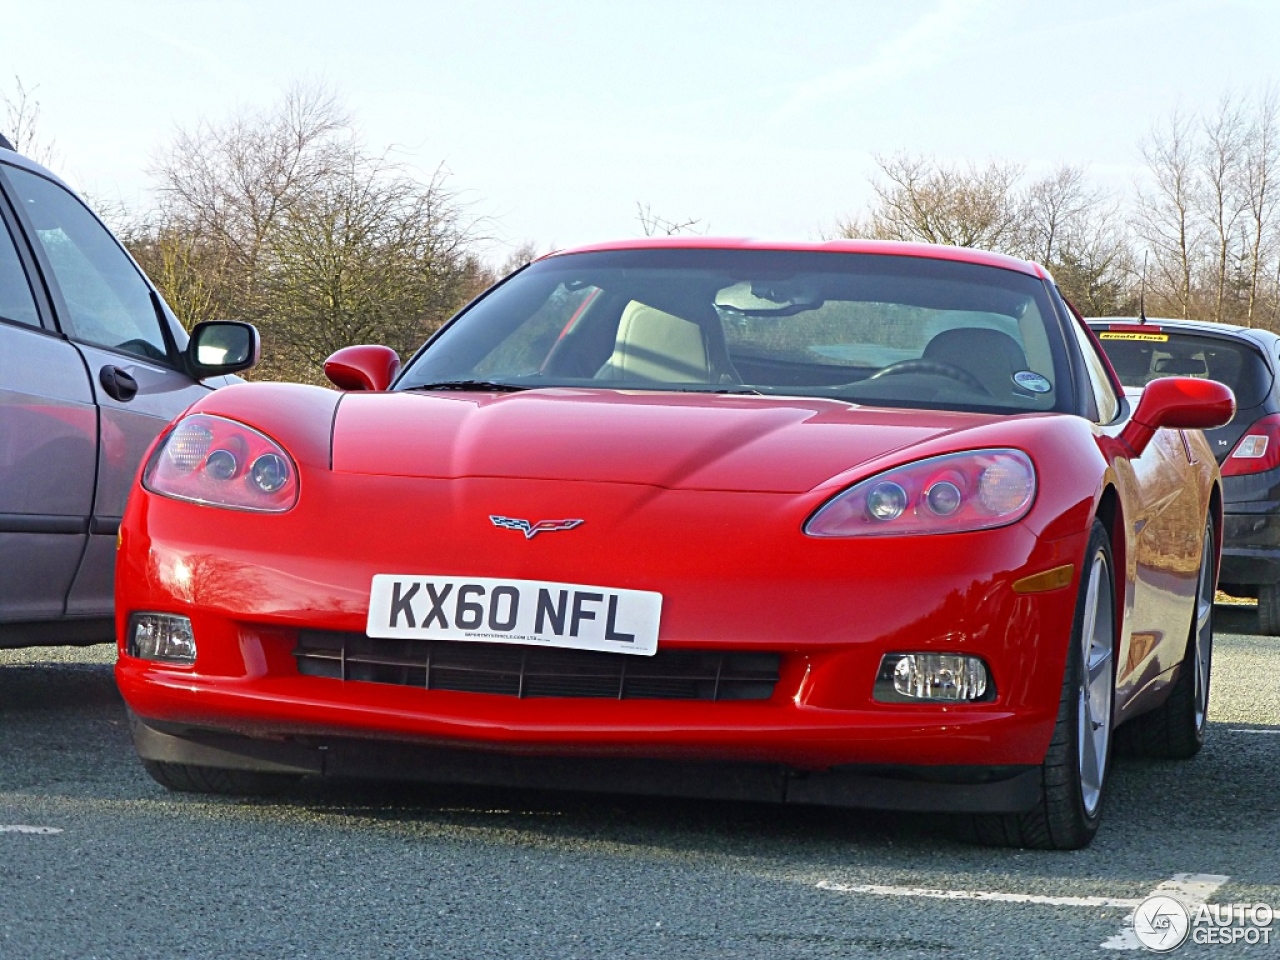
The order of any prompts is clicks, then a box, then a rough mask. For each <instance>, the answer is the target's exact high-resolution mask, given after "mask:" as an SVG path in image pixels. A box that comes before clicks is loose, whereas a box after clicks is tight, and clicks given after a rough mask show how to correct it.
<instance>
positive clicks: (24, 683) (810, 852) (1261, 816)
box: [0, 607, 1280, 960]
mask: <svg viewBox="0 0 1280 960" xmlns="http://www.w3.org/2000/svg"><path fill="white" fill-rule="evenodd" d="M1255 628H1256V623H1255V618H1254V615H1253V612H1252V610H1250V609H1249V608H1224V607H1220V608H1218V631H1219V632H1218V636H1217V643H1216V659H1215V664H1214V686H1213V701H1212V709H1211V729H1210V731H1209V738H1208V743H1207V745H1206V747H1205V749H1204V750H1203V751H1202V752H1201V754H1200V755H1199V756H1198V757H1197V758H1196V759H1194V760H1192V761H1190V762H1186V763H1175V762H1149V761H1136V760H1127V759H1121V760H1118V761H1117V766H1116V768H1115V771H1114V779H1113V781H1112V788H1111V795H1110V797H1109V798H1108V807H1107V811H1106V820H1105V822H1104V824H1103V826H1102V829H1101V831H1100V832H1099V834H1098V837H1097V839H1096V840H1095V841H1094V843H1093V845H1092V846H1091V847H1090V848H1089V849H1087V850H1084V851H1078V852H1074V853H1037V852H1026V851H1017V850H990V849H984V848H981V847H975V846H969V845H967V844H965V843H963V842H961V841H959V840H958V839H956V838H955V837H954V836H953V834H952V833H951V832H950V830H949V829H948V825H947V824H946V823H945V821H944V820H942V819H941V818H934V817H929V816H922V815H915V816H899V815H889V814H878V813H864V812H858V811H834V810H820V809H803V808H797V809H791V808H777V807H770V806H760V805H751V804H727V803H713V802H695V801H687V800H680V801H674V800H653V799H638V798H619V797H610V796H584V795H561V794H549V793H540V794H529V793H523V792H512V791H501V790H480V789H455V788H443V789H442V788H434V787H431V788H424V787H417V786H396V785H391V786H388V785H376V784H374V785H371V784H359V783H317V784H304V785H302V786H300V787H299V788H298V789H297V790H295V791H294V792H292V793H290V794H288V795H286V796H284V797H280V798H275V799H271V800H239V799H220V798H213V799H211V798H205V797H196V796H190V795H179V794H170V793H167V792H166V791H165V790H163V789H162V788H161V787H159V786H157V785H156V784H155V783H153V782H152V781H151V780H150V778H148V777H147V775H146V774H145V773H144V772H143V770H142V768H141V767H140V766H139V765H138V763H137V761H136V760H135V758H134V755H133V750H132V747H131V744H130V741H129V735H128V729H127V721H126V717H125V711H124V706H123V704H122V703H121V701H120V698H119V696H118V694H117V693H116V690H115V687H114V684H113V682H112V677H111V661H112V659H113V656H114V651H113V649H112V648H110V647H89V648H83V649H54V648H40V649H32V650H19V651H0V960H44V958H103V960H105V958H111V960H150V958H156V960H168V958H202V960H203V958H209V960H213V958H218V960H241V958H243V960H250V958H266V960H285V958H288V960H295V958H318V960H340V958H360V960H381V958H394V960H413V958H467V960H475V958H490V957H492V958H522V960H528V958H555V960H571V958H604V957H608V958H625V957H645V958H650V957H652V958H686V957H689V958H694V957H697V958H704V957H705V958H721V957H725V958H728V957H742V958H757V957H763V958H773V957H779V958H818V957H822V958H828V957H830V958H860V957H874V958H891V960H896V958H917V957H930V958H937V957H982V958H990V960H1000V958H1018V960H1030V958H1037V957H1046V958H1055V960H1057V958H1072V957H1112V956H1120V957H1123V956H1135V957H1136V956H1142V955H1143V953H1142V951H1141V948H1140V947H1139V946H1138V945H1137V944H1136V943H1135V942H1134V941H1133V940H1132V936H1131V935H1129V937H1128V939H1127V940H1126V934H1125V930H1126V928H1127V927H1128V924H1127V923H1126V921H1125V918H1126V915H1128V914H1129V913H1130V912H1131V911H1132V910H1133V909H1134V905H1135V904H1136V903H1137V902H1139V901H1141V900H1142V899H1143V898H1145V897H1146V896H1147V895H1148V894H1149V893H1151V892H1152V891H1153V890H1155V889H1157V888H1158V887H1161V885H1162V884H1163V885H1165V886H1166V887H1167V886H1168V885H1169V884H1171V883H1172V884H1174V885H1175V886H1176V885H1177V884H1184V885H1185V884H1187V883H1191V884H1193V885H1194V884H1195V883H1196V882H1201V883H1202V884H1203V886H1204V889H1205V890H1210V889H1211V891H1212V892H1211V893H1209V894H1207V899H1208V900H1209V902H1210V903H1213V904H1227V903H1246V904H1254V903H1266V904H1269V905H1270V906H1272V907H1274V908H1276V909H1277V910H1280V837H1278V831H1280V790H1278V789H1277V787H1276V779H1277V776H1278V774H1280V639H1274V638H1265V637H1259V636H1255V635H1253V634H1252V633H1251V631H1252V630H1254V629H1255ZM1188 874H1190V875H1193V876H1192V877H1191V879H1190V880H1188V878H1187V877H1186V876H1185V875H1188ZM1197 876H1198V877H1200V880H1199V881H1197V879H1196V878H1197ZM1204 877H1210V878H1216V879H1211V880H1209V881H1205V880H1204V879H1203V878H1204ZM1179 878H1181V879H1179ZM1272 931H1273V933H1274V934H1275V936H1274V937H1273V938H1272V942H1271V943H1270V944H1268V945H1264V944H1262V943H1261V942H1259V943H1256V944H1250V943H1247V942H1244V941H1241V942H1237V943H1235V944H1233V945H1197V944H1194V943H1188V944H1187V945H1185V946H1183V947H1181V948H1179V949H1178V950H1176V951H1175V952H1174V953H1173V954H1172V955H1173V956H1177V957H1183V956H1186V957H1192V956H1213V957H1223V958H1227V957H1246V958H1263V957H1280V918H1278V919H1277V920H1275V921H1274V922H1273V923H1272ZM1104 944H1106V946H1104Z"/></svg>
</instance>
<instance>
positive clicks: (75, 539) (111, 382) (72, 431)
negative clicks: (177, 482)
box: [0, 138, 258, 647]
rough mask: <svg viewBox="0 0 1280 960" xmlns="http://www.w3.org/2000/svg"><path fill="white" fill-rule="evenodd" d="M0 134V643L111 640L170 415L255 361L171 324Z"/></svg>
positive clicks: (205, 332) (92, 228)
mask: <svg viewBox="0 0 1280 960" xmlns="http://www.w3.org/2000/svg"><path fill="white" fill-rule="evenodd" d="M8 147H9V144H8V142H7V141H5V140H4V139H3V138H0V647H12V646H26V645H30V644H37V643H58V644H62V643H96V642H100V641H103V640H110V639H111V637H112V632H113V626H112V613H113V580H114V568H115V550H116V535H117V532H118V530H119V527H120V517H121V516H122V515H123V513H124V503H125V496H126V494H127V493H128V490H129V487H130V485H131V483H132V481H133V478H134V474H135V472H136V471H137V468H138V462H139V461H140V460H141V459H142V454H143V452H144V451H145V450H146V449H147V447H148V446H149V445H150V443H151V441H152V440H153V439H154V438H155V436H156V435H157V434H158V433H159V432H160V430H161V429H162V428H163V427H164V425H165V424H166V423H168V422H169V421H170V420H172V419H173V418H174V417H175V416H177V415H178V414H179V413H181V412H182V411H183V410H184V409H186V407H188V406H189V405H190V404H192V403H194V402H195V401H196V400H197V399H199V398H200V397H202V396H204V395H205V394H206V393H208V392H209V390H211V389H213V388H214V387H215V386H221V385H222V384H224V383H225V382H227V377H228V375H229V374H232V373H235V372H236V371H239V370H244V369H247V368H248V367H249V366H251V365H252V364H253V363H254V361H255V360H256V359H257V353H258V337H257V333H256V331H255V330H254V329H253V327H251V326H250V325H248V324H243V323H230V322H227V323H208V324H201V325H199V326H198V327H197V328H196V329H195V330H193V331H192V333H191V336H190V337H188V334H187V332H186V331H185V330H183V328H182V325H181V324H180V323H179V322H178V320H177V318H176V317H175V316H174V314H173V312H172V311H171V310H170V309H169V308H168V307H167V306H166V305H165V303H164V301H163V300H162V299H161V297H160V295H159V294H158V293H157V292H156V289H155V287H154V286H152V284H151V283H150V281H148V280H147V278H146V277H145V276H144V275H143V273H142V271H141V270H140V269H139V268H138V265H137V264H136V263H134V261H133V259H132V258H131V257H130V256H129V254H128V253H127V252H125V249H124V247H122V246H121V245H120V244H119V242H117V240H116V239H115V237H113V236H112V235H111V233H110V231H108V230H107V228H106V227H104V226H103V225H102V222H101V221H100V220H98V218H97V217H96V216H94V214H93V212H92V211H91V210H90V209H89V208H88V207H87V206H86V205H85V204H84V203H83V202H82V201H81V200H80V199H79V198H78V197H77V196H76V195H75V194H74V193H72V191H71V190H70V189H68V187H67V186H66V185H65V184H64V183H62V182H61V181H60V180H59V179H58V178H57V177H55V176H54V175H53V174H51V173H50V172H49V171H48V170H46V169H44V168H43V167H41V166H39V165H38V164H35V163H32V162H31V161H30V160H28V159H26V158H25V157H22V156H20V155H19V154H17V153H15V152H13V151H12V150H11V149H8Z"/></svg>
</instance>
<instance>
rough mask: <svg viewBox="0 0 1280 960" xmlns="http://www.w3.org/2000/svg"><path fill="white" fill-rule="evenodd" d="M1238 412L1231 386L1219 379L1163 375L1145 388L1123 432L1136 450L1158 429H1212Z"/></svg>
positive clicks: (1131, 447)
mask: <svg viewBox="0 0 1280 960" xmlns="http://www.w3.org/2000/svg"><path fill="white" fill-rule="evenodd" d="M1235 415H1236V397H1235V394H1234V393H1232V392H1231V388H1230V387H1228V386H1226V385H1225V384H1221V383H1219V382H1218V381H1216V380H1198V379H1195V378H1193V377H1162V378H1160V379H1159V380H1152V381H1151V382H1150V383H1148V384H1147V386H1146V389H1144V390H1143V391H1142V398H1141V399H1140V400H1139V401H1138V409H1136V410H1135V411H1134V412H1133V416H1132V417H1130V418H1129V423H1128V425H1126V426H1125V428H1124V429H1123V430H1122V431H1121V432H1120V439H1121V440H1123V441H1124V442H1125V443H1126V444H1128V445H1129V447H1130V449H1132V450H1133V452H1134V453H1135V454H1141V453H1142V451H1143V450H1145V449H1146V446H1147V444H1148V443H1150V442H1151V438H1152V437H1153V436H1155V433H1156V431H1157V430H1159V429H1160V428H1162V427H1167V428H1169V429H1172V430H1211V429H1213V428H1214V427H1222V426H1226V424H1228V423H1230V422H1231V418H1232V417H1234V416H1235Z"/></svg>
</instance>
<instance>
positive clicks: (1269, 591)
mask: <svg viewBox="0 0 1280 960" xmlns="http://www.w3.org/2000/svg"><path fill="white" fill-rule="evenodd" d="M1258 632H1259V633H1261V634H1264V635H1266V636H1268V637H1276V636H1280V583H1264V584H1262V585H1261V586H1260V587H1258Z"/></svg>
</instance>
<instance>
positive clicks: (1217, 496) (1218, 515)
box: [1207, 480, 1226, 589]
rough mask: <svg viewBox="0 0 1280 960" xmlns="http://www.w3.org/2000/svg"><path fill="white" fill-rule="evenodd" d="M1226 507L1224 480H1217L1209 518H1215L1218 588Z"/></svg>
mask: <svg viewBox="0 0 1280 960" xmlns="http://www.w3.org/2000/svg"><path fill="white" fill-rule="evenodd" d="M1223 513H1224V508H1223V505H1222V482H1221V481H1220V480H1215V481H1214V484H1213V486H1212V487H1211V488H1210V490H1209V511H1208V518H1207V519H1212V520H1213V538H1214V544H1213V549H1214V557H1213V586H1214V589H1217V586H1218V578H1219V577H1220V576H1221V575H1222V538H1223V524H1224V523H1225V522H1226V521H1225V519H1224V516H1223Z"/></svg>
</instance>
